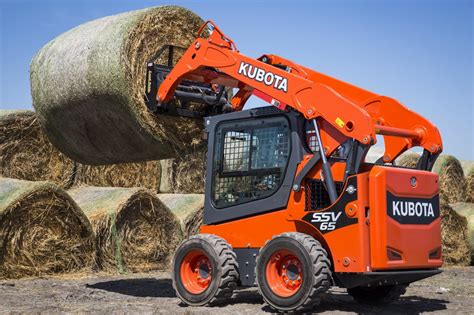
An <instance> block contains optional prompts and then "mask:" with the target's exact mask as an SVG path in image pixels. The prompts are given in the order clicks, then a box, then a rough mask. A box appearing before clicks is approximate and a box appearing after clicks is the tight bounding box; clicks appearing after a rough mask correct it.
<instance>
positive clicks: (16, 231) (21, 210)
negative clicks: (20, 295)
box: [0, 178, 93, 278]
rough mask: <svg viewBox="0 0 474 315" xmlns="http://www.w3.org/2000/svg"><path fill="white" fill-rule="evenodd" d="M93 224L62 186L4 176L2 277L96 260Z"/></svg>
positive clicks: (0, 196)
mask: <svg viewBox="0 0 474 315" xmlns="http://www.w3.org/2000/svg"><path fill="white" fill-rule="evenodd" d="M92 262H93V233H92V228H91V225H90V223H89V221H88V220H87V218H86V217H85V216H84V214H83V213H82V211H81V210H80V209H79V208H78V207H77V205H76V204H75V202H74V201H73V200H72V199H71V198H70V197H69V196H68V195H67V194H66V193H65V192H64V191H63V190H61V189H60V188H59V187H58V186H56V185H53V184H51V183H48V182H27V181H20V180H16V179H7V178H0V278H20V277H25V276H43V275H48V274H54V273H65V272H75V271H78V270H81V269H84V268H88V267H91V266H92Z"/></svg>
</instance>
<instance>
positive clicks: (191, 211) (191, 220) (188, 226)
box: [158, 194, 204, 238]
mask: <svg viewBox="0 0 474 315" xmlns="http://www.w3.org/2000/svg"><path fill="white" fill-rule="evenodd" d="M158 199H160V201H161V202H163V203H164V204H165V205H166V207H168V208H169V209H170V210H171V212H172V213H173V214H174V215H175V216H176V217H177V218H178V220H179V222H180V223H181V227H182V229H183V231H184V237H185V238H188V237H190V236H191V235H195V234H198V233H199V228H200V227H201V225H202V221H203V220H202V219H203V214H204V195H202V194H158Z"/></svg>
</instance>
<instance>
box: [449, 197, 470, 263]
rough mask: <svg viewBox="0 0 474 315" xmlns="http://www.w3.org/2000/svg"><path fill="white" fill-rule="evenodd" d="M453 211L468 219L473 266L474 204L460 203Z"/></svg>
mask: <svg viewBox="0 0 474 315" xmlns="http://www.w3.org/2000/svg"><path fill="white" fill-rule="evenodd" d="M452 207H453V209H454V210H455V211H456V212H457V213H458V214H459V215H462V216H464V217H465V218H466V219H467V235H468V238H469V244H470V248H471V264H474V203H467V202H458V203H455V204H453V205H452Z"/></svg>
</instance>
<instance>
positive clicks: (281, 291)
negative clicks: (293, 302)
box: [265, 250, 303, 297]
mask: <svg viewBox="0 0 474 315" xmlns="http://www.w3.org/2000/svg"><path fill="white" fill-rule="evenodd" d="M265 275H266V278H267V283H268V286H269V287H270V289H271V290H272V291H273V293H275V294H276V295H279V296H281V297H290V296H292V295H293V294H295V293H296V292H298V290H299V288H300V286H301V283H303V266H302V264H301V261H300V260H299V258H297V257H296V256H295V255H293V253H291V252H290V251H289V250H279V251H276V252H275V253H274V254H273V255H272V256H271V257H270V259H269V260H268V262H267V266H266V269H265Z"/></svg>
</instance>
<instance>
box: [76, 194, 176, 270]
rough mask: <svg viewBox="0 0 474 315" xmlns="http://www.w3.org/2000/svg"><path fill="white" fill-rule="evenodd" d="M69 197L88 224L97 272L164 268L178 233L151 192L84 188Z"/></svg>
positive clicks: (172, 217) (167, 210)
mask: <svg viewBox="0 0 474 315" xmlns="http://www.w3.org/2000/svg"><path fill="white" fill-rule="evenodd" d="M69 193H70V195H71V197H72V198H73V199H74V200H75V201H76V202H77V204H78V205H79V206H80V207H81V209H83V211H84V212H85V214H86V215H87V217H88V218H89V220H90V221H91V224H92V227H93V230H94V232H95V235H96V248H97V252H96V259H95V261H96V266H97V267H98V268H99V269H101V270H109V271H115V270H117V271H119V272H124V271H132V272H139V271H148V270H153V269H165V268H167V267H168V264H169V261H170V258H171V256H172V254H173V251H174V249H175V247H176V246H177V245H178V243H179V242H180V241H181V240H182V231H181V229H180V225H179V222H178V221H177V219H176V218H175V216H174V215H173V214H172V213H171V212H170V211H169V209H168V208H166V207H165V206H164V205H163V203H162V202H161V201H160V200H158V198H156V195H155V194H153V193H152V192H151V191H148V190H146V189H143V188H110V187H85V186H84V187H77V188H74V189H72V190H70V191H69Z"/></svg>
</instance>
